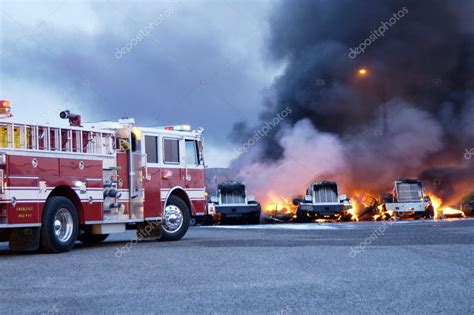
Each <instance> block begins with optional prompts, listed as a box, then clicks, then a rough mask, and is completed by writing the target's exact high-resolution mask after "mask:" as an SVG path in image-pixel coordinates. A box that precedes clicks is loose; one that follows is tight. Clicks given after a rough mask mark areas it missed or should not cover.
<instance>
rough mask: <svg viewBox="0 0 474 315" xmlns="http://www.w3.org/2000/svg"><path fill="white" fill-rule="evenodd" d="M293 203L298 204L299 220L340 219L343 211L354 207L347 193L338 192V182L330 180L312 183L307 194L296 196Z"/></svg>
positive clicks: (297, 213)
mask: <svg viewBox="0 0 474 315" xmlns="http://www.w3.org/2000/svg"><path fill="white" fill-rule="evenodd" d="M293 204H294V205H295V206H298V208H297V210H296V219H297V221H299V222H308V221H311V220H314V219H339V217H341V216H342V215H343V211H345V210H349V209H350V208H352V202H351V200H350V199H349V198H347V196H346V195H339V194H338V187H337V183H335V182H328V181H322V182H315V183H312V184H310V185H309V186H308V188H307V189H306V195H305V196H296V197H294V198H293Z"/></svg>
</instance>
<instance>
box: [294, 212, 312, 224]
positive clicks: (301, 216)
mask: <svg viewBox="0 0 474 315" xmlns="http://www.w3.org/2000/svg"><path fill="white" fill-rule="evenodd" d="M309 221H310V219H309V217H308V215H307V214H306V212H304V211H296V222H298V223H308V222H309Z"/></svg>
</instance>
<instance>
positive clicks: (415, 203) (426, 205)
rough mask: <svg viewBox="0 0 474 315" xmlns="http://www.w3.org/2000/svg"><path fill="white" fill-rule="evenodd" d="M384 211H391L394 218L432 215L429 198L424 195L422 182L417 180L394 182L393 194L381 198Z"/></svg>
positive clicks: (427, 216) (428, 216)
mask: <svg viewBox="0 0 474 315" xmlns="http://www.w3.org/2000/svg"><path fill="white" fill-rule="evenodd" d="M382 200H383V202H384V204H385V209H386V211H393V216H394V218H401V217H414V218H419V217H422V216H424V217H426V218H430V217H432V216H433V215H434V210H433V206H432V204H431V200H430V197H429V196H428V195H426V194H425V192H424V189H423V182H422V181H421V180H418V179H403V180H396V181H395V183H394V188H393V192H392V193H391V194H387V195H384V196H382Z"/></svg>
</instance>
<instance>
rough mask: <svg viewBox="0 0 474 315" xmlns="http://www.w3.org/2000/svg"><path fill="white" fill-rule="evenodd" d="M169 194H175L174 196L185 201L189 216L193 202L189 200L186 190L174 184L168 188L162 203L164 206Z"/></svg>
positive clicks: (191, 212) (191, 213)
mask: <svg viewBox="0 0 474 315" xmlns="http://www.w3.org/2000/svg"><path fill="white" fill-rule="evenodd" d="M170 196H176V197H179V198H181V199H182V200H183V201H184V202H185V203H186V205H187V206H188V208H189V214H190V215H191V216H192V215H193V204H192V202H191V199H190V198H189V196H188V193H187V192H186V190H185V189H184V188H183V187H181V186H175V187H173V188H172V189H171V190H170V192H169V193H168V196H166V200H165V204H164V206H165V207H166V204H167V203H168V199H169V198H170ZM163 213H164V212H163Z"/></svg>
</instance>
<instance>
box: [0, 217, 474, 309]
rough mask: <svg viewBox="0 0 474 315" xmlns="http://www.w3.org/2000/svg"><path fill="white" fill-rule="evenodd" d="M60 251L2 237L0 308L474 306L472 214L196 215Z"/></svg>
mask: <svg viewBox="0 0 474 315" xmlns="http://www.w3.org/2000/svg"><path fill="white" fill-rule="evenodd" d="M133 237H134V234H133V233H132V232H127V233H125V234H117V235H114V236H112V237H110V238H109V239H108V240H107V241H106V242H104V243H103V244H101V245H98V246H93V247H87V246H84V245H82V244H80V243H78V244H77V246H76V247H75V248H74V249H73V250H72V251H71V252H68V253H64V254H39V253H30V254H19V253H14V252H9V251H8V247H7V244H6V243H0V270H1V274H2V278H1V280H0V289H1V290H0V313H36V314H38V313H40V314H71V313H94V314H97V313H168V314H181V313H187V314H190V313H206V314H214V313H218V314H219V313H234V314H237V313H239V314H242V313H265V314H302V313H305V314H306V313H417V314H418V313H449V314H468V313H470V314H473V313H474V302H473V301H474V294H473V293H474V292H473V283H474V281H473V280H474V272H473V268H474V263H473V262H474V246H473V244H474V220H473V219H464V220H452V221H448V220H440V221H423V220H421V221H400V222H395V223H387V222H385V223H382V222H359V223H322V224H318V223H311V224H273V225H258V226H256V225H255V226H211V227H199V226H197V227H192V228H190V230H189V232H188V234H187V235H186V236H185V238H184V239H182V240H181V241H177V242H157V241H152V240H147V241H141V242H138V243H136V242H134V241H131V239H132V238H133Z"/></svg>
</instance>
